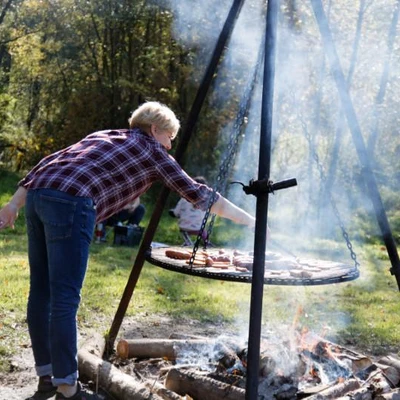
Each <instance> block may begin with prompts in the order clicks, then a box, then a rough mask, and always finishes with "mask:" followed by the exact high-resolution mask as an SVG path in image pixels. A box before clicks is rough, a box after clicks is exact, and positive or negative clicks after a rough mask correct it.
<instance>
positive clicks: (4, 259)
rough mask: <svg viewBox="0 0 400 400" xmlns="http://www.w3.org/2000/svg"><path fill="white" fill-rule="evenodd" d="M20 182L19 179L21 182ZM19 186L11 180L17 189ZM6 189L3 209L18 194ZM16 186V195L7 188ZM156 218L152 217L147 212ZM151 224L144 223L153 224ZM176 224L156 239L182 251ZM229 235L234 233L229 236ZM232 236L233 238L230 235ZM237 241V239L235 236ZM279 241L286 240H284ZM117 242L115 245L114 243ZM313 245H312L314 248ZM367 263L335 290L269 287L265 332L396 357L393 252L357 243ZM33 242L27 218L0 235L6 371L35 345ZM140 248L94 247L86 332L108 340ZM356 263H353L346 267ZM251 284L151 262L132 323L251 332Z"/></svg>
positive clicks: (1, 354)
mask: <svg viewBox="0 0 400 400" xmlns="http://www.w3.org/2000/svg"><path fill="white" fill-rule="evenodd" d="M14 178H15V177H14ZM15 181H16V179H10V182H14V183H15ZM3 182H4V181H3V180H2V186H1V189H0V190H1V191H2V192H1V193H0V203H4V202H5V201H6V200H7V199H8V198H9V196H10V195H11V194H12V192H13V188H12V185H11V184H9V185H7V186H3ZM7 187H9V188H10V189H9V190H4V188H7ZM147 214H148V216H147V218H148V217H149V214H150V215H151V210H150V211H149V212H148V213H147ZM147 223H148V219H147V220H145V221H144V225H147ZM175 226H176V224H171V219H170V217H168V216H167V215H164V216H163V218H162V220H161V223H160V226H159V229H157V232H156V236H155V238H154V240H156V241H162V242H166V243H169V244H180V240H181V239H180V236H179V233H178V230H177V228H176V227H175ZM227 228H229V229H227ZM216 229H217V230H218V229H219V230H220V234H219V235H218V236H217V237H218V238H219V240H220V241H219V242H218V243H217V244H218V245H228V244H229V247H233V246H232V245H231V243H234V240H233V237H235V238H236V237H241V236H240V235H242V233H241V232H240V231H236V230H235V226H233V225H232V224H229V223H226V222H225V223H223V222H220V221H218V223H217V226H216ZM227 232H230V233H227ZM229 235H230V236H229ZM278 239H280V238H278ZM110 241H111V238H109V242H110ZM310 245H311V244H310ZM312 245H313V247H314V248H313V249H312V248H307V249H306V248H304V249H300V250H302V251H309V252H310V253H313V252H314V251H315V249H319V253H321V250H320V249H321V248H323V249H324V250H325V252H324V253H325V254H324V256H325V257H323V256H322V255H321V258H328V259H334V260H336V259H337V258H338V254H339V253H338V243H337V242H330V241H328V240H324V241H318V240H315V241H313V243H312ZM355 247H357V255H358V258H359V261H360V263H361V267H360V270H361V278H360V279H358V280H356V281H352V282H348V283H341V284H335V285H324V286H309V287H297V286H296V287H291V286H265V289H264V297H263V314H262V323H263V330H264V329H265V330H267V329H268V330H274V329H279V328H281V327H283V329H282V330H283V332H284V333H283V334H287V332H288V329H293V324H294V321H296V322H295V326H294V327H295V328H296V329H297V330H301V329H309V330H312V331H315V332H317V333H320V332H325V336H326V337H327V338H328V339H330V340H332V341H334V342H336V343H340V344H343V345H351V346H353V347H355V348H357V349H359V350H360V351H368V352H370V353H374V354H385V353H386V352H388V351H396V352H397V350H396V348H397V345H398V343H399V341H400V302H399V289H398V287H397V283H396V279H395V278H394V277H393V276H391V275H390V273H389V271H388V269H389V267H390V263H389V261H388V257H387V254H386V249H385V248H384V247H382V246H381V245H379V244H376V243H375V244H374V243H369V244H363V245H361V244H359V243H358V244H355ZM26 248H27V239H26V232H25V227H24V222H23V211H22V212H21V215H20V218H19V220H18V223H17V224H16V229H15V230H6V231H0V371H2V372H6V371H8V370H9V368H10V359H11V357H12V355H13V354H15V353H16V352H17V351H18V348H19V347H21V346H23V347H25V346H29V337H28V333H27V326H26V321H25V319H26V317H25V313H26V300H27V296H28V288H29V267H28V262H27V251H26ZM136 253H137V248H128V247H115V246H112V245H111V243H108V244H106V245H103V244H100V245H99V244H95V243H93V244H92V249H91V255H90V260H89V268H88V272H87V276H86V279H85V284H84V288H83V291H82V302H81V307H80V310H79V315H78V322H79V326H80V328H81V329H85V328H89V327H90V328H91V329H95V330H97V331H98V332H100V333H103V334H106V333H107V331H108V329H109V328H110V326H111V322H112V319H113V317H114V315H115V312H116V310H117V307H118V304H119V301H120V299H121V296H122V293H123V290H124V287H125V285H126V282H127V279H128V276H129V273H130V271H131V267H132V265H133V261H134V259H135V256H136ZM343 261H345V262H349V260H343ZM250 298H251V285H249V284H244V283H236V282H225V281H219V280H211V279H204V278H200V277H194V276H189V275H185V274H180V273H176V272H171V271H167V270H164V269H162V268H159V267H156V266H153V265H151V264H149V263H145V264H144V267H143V270H142V272H141V275H140V278H139V281H138V284H137V286H136V288H135V291H134V295H133V298H132V301H131V303H130V306H129V307H128V310H127V313H126V316H127V317H133V318H137V319H138V320H139V319H140V318H141V317H142V316H143V315H148V314H155V315H168V316H169V317H171V318H176V319H179V320H182V319H188V320H190V319H194V320H198V321H201V322H204V323H215V324H220V323H221V322H222V323H226V324H231V325H232V326H237V327H238V330H239V329H240V330H241V331H245V332H247V329H248V328H247V327H248V322H249V307H250Z"/></svg>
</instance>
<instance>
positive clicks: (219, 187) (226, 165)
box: [189, 43, 264, 268]
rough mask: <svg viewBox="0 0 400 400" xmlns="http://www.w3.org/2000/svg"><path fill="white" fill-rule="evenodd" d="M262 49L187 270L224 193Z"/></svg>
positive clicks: (242, 99) (208, 235)
mask: <svg viewBox="0 0 400 400" xmlns="http://www.w3.org/2000/svg"><path fill="white" fill-rule="evenodd" d="M263 49H264V43H262V44H261V47H260V51H259V53H258V58H257V62H256V65H255V66H254V68H253V70H252V73H251V74H250V76H249V80H248V82H247V84H246V88H245V90H244V95H243V97H242V98H241V100H240V103H239V110H238V113H237V115H236V119H235V122H234V124H233V128H232V133H231V135H230V138H229V143H228V147H227V152H226V156H225V158H224V160H223V161H222V163H221V164H220V167H219V171H218V176H217V178H216V184H215V187H214V188H213V191H212V193H211V195H210V198H209V201H208V206H207V210H206V212H205V214H204V218H203V221H202V223H201V228H200V231H199V233H198V235H197V238H196V241H195V243H194V246H193V251H192V255H191V257H190V260H189V268H192V267H193V261H194V259H195V257H196V253H197V250H198V248H199V246H200V242H201V239H202V236H203V232H204V230H205V228H206V225H207V221H208V218H209V216H210V214H211V207H212V205H213V204H214V203H215V201H216V199H217V196H218V195H217V192H219V193H222V192H223V191H224V189H225V188H224V186H226V181H227V176H228V173H229V171H230V169H231V167H232V165H233V164H234V161H235V157H236V153H237V149H238V147H239V139H240V135H241V131H242V126H243V124H244V123H245V120H246V115H247V113H248V110H249V108H250V102H251V97H252V94H253V91H254V87H255V83H256V81H257V73H258V71H259V65H260V64H261V60H262V57H263ZM215 217H216V216H215V214H212V217H211V220H210V223H209V226H208V229H207V237H206V239H205V240H204V249H206V248H207V245H208V241H209V237H210V235H211V232H212V230H213V227H214V222H215Z"/></svg>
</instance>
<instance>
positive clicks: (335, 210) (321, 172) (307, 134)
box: [297, 111, 360, 269]
mask: <svg viewBox="0 0 400 400" xmlns="http://www.w3.org/2000/svg"><path fill="white" fill-rule="evenodd" d="M297 114H298V116H299V118H300V122H301V126H302V128H303V133H304V136H305V137H306V139H307V142H308V145H309V146H310V149H311V153H312V156H313V158H314V160H315V162H316V164H317V169H318V172H319V175H320V178H321V181H322V182H323V183H324V184H326V182H327V179H326V175H325V172H324V169H323V166H322V164H321V162H320V160H319V156H318V154H317V151H316V150H315V145H314V143H313V141H312V138H311V135H310V132H309V130H308V128H307V124H306V122H305V121H304V118H303V115H302V114H301V112H300V111H298V113H297ZM329 201H330V203H331V206H332V209H333V213H334V214H335V217H336V219H337V220H338V223H339V226H340V229H341V231H342V235H343V238H344V240H345V241H346V245H347V248H348V249H349V252H350V256H351V258H352V260H353V261H354V265H355V268H356V269H357V268H358V267H359V266H360V263H359V262H358V261H357V255H356V253H355V252H354V250H353V245H352V244H351V241H350V238H349V235H348V233H347V231H346V228H345V226H344V224H343V221H342V218H341V216H340V213H339V210H338V208H337V206H336V202H335V200H334V198H333V196H332V193H331V192H330V191H329Z"/></svg>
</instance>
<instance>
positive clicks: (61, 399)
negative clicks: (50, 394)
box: [55, 382, 101, 400]
mask: <svg viewBox="0 0 400 400" xmlns="http://www.w3.org/2000/svg"><path fill="white" fill-rule="evenodd" d="M66 399H68V400H101V399H100V397H99V396H97V394H95V393H93V392H91V391H90V390H86V389H83V388H82V385H81V383H80V382H78V390H77V392H76V393H75V394H74V395H73V396H72V397H65V396H64V395H63V394H62V393H59V392H57V393H56V397H55V400H66Z"/></svg>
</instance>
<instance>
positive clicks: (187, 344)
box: [117, 338, 215, 360]
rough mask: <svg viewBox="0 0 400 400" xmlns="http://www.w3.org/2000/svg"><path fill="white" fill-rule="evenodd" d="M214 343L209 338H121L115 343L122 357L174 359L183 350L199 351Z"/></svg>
mask: <svg viewBox="0 0 400 400" xmlns="http://www.w3.org/2000/svg"><path fill="white" fill-rule="evenodd" d="M214 343H215V342H214V341H213V340H209V339H191V340H185V339H177V340H173V339H161V338H160V339H121V340H120V341H119V342H118V344H117V354H118V356H119V357H121V358H123V359H126V358H160V357H165V358H167V359H168V360H175V359H176V358H177V355H179V354H182V352H183V351H185V350H186V351H187V350H189V349H191V350H193V349H197V351H201V350H202V349H204V347H205V346H213V345H214Z"/></svg>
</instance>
